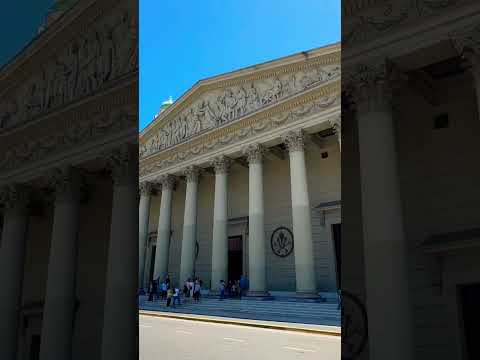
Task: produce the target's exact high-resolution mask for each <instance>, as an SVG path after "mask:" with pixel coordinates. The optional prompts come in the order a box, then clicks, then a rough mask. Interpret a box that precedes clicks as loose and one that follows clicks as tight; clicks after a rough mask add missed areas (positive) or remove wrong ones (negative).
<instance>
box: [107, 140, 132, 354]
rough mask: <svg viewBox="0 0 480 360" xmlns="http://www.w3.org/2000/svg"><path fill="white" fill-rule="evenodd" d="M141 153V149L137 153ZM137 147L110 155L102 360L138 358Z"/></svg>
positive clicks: (121, 149)
mask: <svg viewBox="0 0 480 360" xmlns="http://www.w3.org/2000/svg"><path fill="white" fill-rule="evenodd" d="M137 151H138V150H137ZM137 151H136V148H135V147H134V146H132V147H129V146H125V147H122V148H120V149H119V150H118V151H115V152H113V153H112V154H111V156H110V166H111V168H112V177H113V190H112V191H113V196H112V216H111V221H110V242H109V246H108V264H107V276H106V289H105V305H104V316H103V331H102V360H114V359H115V360H127V359H137V358H138V338H137V337H138V304H137V291H138V276H137V273H136V272H137V271H138V258H137V257H136V256H135V254H138V251H139V250H138V240H137V234H138V233H137V231H138V217H137V214H138V160H137Z"/></svg>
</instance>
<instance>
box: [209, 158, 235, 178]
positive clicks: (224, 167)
mask: <svg viewBox="0 0 480 360" xmlns="http://www.w3.org/2000/svg"><path fill="white" fill-rule="evenodd" d="M211 164H212V166H213V167H214V169H215V173H216V174H227V173H228V172H229V171H230V165H231V160H230V158H228V157H226V156H225V155H220V156H217V157H216V158H214V159H213V160H212V161H211Z"/></svg>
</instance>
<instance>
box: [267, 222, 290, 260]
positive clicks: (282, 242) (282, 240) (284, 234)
mask: <svg viewBox="0 0 480 360" xmlns="http://www.w3.org/2000/svg"><path fill="white" fill-rule="evenodd" d="M270 245H271V247H272V251H273V253H274V254H275V255H277V256H279V257H287V256H288V255H290V254H291V253H292V251H293V233H292V232H291V231H290V229H288V228H286V227H284V226H280V227H278V228H277V229H275V230H274V232H273V233H272V237H271V238H270Z"/></svg>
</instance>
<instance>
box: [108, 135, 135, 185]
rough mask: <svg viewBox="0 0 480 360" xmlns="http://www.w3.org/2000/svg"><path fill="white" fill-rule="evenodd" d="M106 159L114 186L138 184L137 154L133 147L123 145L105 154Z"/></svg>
mask: <svg viewBox="0 0 480 360" xmlns="http://www.w3.org/2000/svg"><path fill="white" fill-rule="evenodd" d="M106 159H107V167H108V168H109V169H110V170H111V174H112V179H113V182H114V184H115V185H126V184H134V183H136V182H138V153H137V151H136V148H135V146H133V145H129V144H126V145H123V146H121V147H119V148H117V149H115V150H113V151H111V152H110V153H108V154H106Z"/></svg>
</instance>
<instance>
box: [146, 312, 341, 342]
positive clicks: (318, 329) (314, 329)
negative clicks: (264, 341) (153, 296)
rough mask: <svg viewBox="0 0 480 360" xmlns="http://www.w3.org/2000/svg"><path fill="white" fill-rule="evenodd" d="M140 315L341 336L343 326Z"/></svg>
mask: <svg viewBox="0 0 480 360" xmlns="http://www.w3.org/2000/svg"><path fill="white" fill-rule="evenodd" d="M139 314H140V315H144V316H153V317H161V318H170V319H179V320H189V321H202V322H209V323H220V324H228V325H236V326H250V327H257V328H264V329H273V330H284V331H296V332H304V333H310V334H318V335H330V336H340V334H341V328H340V327H339V326H328V325H313V324H299V323H287V322H277V321H265V320H252V319H238V318H228V317H223V316H207V315H196V314H182V313H174V312H167V311H147V310H139Z"/></svg>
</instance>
